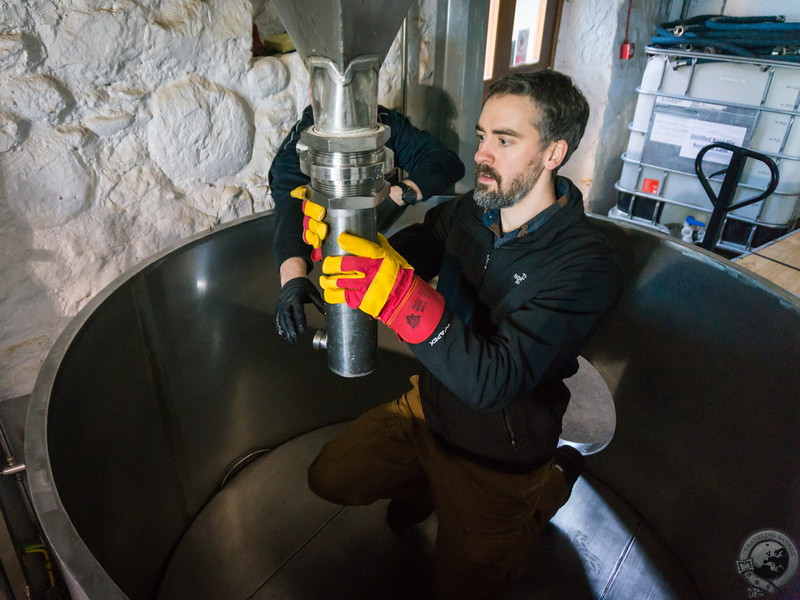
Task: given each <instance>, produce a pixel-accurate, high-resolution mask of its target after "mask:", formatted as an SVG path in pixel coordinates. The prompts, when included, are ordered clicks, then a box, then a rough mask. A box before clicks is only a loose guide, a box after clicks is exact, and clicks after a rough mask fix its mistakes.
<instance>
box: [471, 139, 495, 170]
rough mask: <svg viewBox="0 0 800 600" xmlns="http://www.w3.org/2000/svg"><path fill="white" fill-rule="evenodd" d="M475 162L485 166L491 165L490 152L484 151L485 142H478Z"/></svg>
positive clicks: (492, 160) (492, 158)
mask: <svg viewBox="0 0 800 600" xmlns="http://www.w3.org/2000/svg"><path fill="white" fill-rule="evenodd" d="M475 162H476V163H478V164H486V165H491V164H492V163H493V162H494V157H493V156H492V154H491V152H489V151H487V150H486V142H480V143H479V144H478V150H477V152H475Z"/></svg>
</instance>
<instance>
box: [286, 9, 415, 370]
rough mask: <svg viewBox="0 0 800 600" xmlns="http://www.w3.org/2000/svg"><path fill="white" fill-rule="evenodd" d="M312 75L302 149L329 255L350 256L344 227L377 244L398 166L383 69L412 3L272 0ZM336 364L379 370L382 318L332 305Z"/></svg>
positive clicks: (329, 343)
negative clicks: (378, 218)
mask: <svg viewBox="0 0 800 600" xmlns="http://www.w3.org/2000/svg"><path fill="white" fill-rule="evenodd" d="M273 3H274V5H275V7H276V8H277V10H278V14H279V15H280V17H281V20H282V21H283V24H284V26H285V27H286V31H287V32H288V33H289V35H290V36H291V37H292V40H293V41H294V43H295V47H296V48H297V50H298V52H299V53H300V56H301V57H302V58H303V60H304V61H305V64H306V67H307V68H308V72H309V75H310V76H311V97H312V98H311V102H312V106H313V110H314V125H312V126H311V127H309V128H308V129H306V130H305V131H304V132H303V133H302V134H301V137H300V143H298V145H297V152H298V154H299V155H300V165H301V168H302V170H303V172H304V173H305V174H306V175H308V176H309V177H310V179H311V185H310V187H311V195H310V197H311V199H312V200H313V201H314V202H317V203H318V204H322V205H323V206H325V207H326V209H327V216H326V218H325V220H326V222H327V223H328V225H329V226H330V233H329V235H328V238H327V239H326V240H325V242H324V244H323V247H322V252H323V255H324V256H331V255H342V254H345V253H344V252H343V251H342V250H341V248H340V247H339V245H338V241H337V239H338V236H339V234H340V233H342V232H343V231H347V232H349V233H353V234H355V235H358V236H360V237H363V238H366V239H370V240H375V239H376V235H377V230H376V223H375V207H376V206H377V204H378V202H380V201H381V200H383V199H384V198H386V195H387V193H388V186H387V185H386V182H385V180H384V176H385V175H386V174H388V173H389V172H391V170H392V169H393V157H392V154H391V151H389V150H387V149H386V148H384V145H385V144H386V141H387V140H388V139H389V136H390V131H389V128H388V127H386V126H385V125H382V124H379V123H378V117H377V116H378V73H379V70H380V67H381V63H382V62H383V59H384V57H385V56H386V53H387V52H388V51H389V47H390V46H391V44H392V40H393V39H394V37H395V34H396V33H397V30H398V29H399V27H400V25H401V23H402V21H403V18H404V17H405V15H406V13H407V12H408V7H409V5H410V4H411V0H273ZM326 329H327V339H326V342H325V346H326V348H327V351H328V366H329V367H330V369H331V370H332V371H333V372H334V373H336V374H338V375H341V376H343V377H360V376H362V375H367V374H369V373H371V372H372V371H373V370H374V369H375V361H376V356H377V343H378V342H377V323H376V322H375V320H374V319H372V317H370V316H368V315H366V314H364V313H362V312H360V311H358V310H354V309H350V308H348V307H347V306H346V305H343V304H338V305H331V306H328V309H327V311H326Z"/></svg>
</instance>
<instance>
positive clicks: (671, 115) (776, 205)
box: [617, 48, 800, 225]
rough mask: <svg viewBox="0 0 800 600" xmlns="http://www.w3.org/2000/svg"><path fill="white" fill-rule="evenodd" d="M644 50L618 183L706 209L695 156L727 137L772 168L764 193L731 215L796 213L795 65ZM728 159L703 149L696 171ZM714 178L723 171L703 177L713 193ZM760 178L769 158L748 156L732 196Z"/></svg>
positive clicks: (799, 185)
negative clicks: (775, 175) (776, 176)
mask: <svg viewBox="0 0 800 600" xmlns="http://www.w3.org/2000/svg"><path fill="white" fill-rule="evenodd" d="M647 51H648V53H649V54H650V56H649V58H648V62H647V65H646V67H645V71H644V74H643V76H642V84H641V86H640V87H639V88H638V90H637V91H638V93H639V97H638V99H637V104H636V110H635V112H634V117H633V121H632V122H631V124H630V127H629V129H630V138H629V140H628V147H627V149H626V151H625V153H624V154H623V156H622V161H623V165H622V172H621V175H620V179H619V182H618V184H617V189H619V190H620V191H624V192H627V193H631V194H637V195H642V196H645V197H650V198H654V199H659V200H662V201H664V202H665V203H670V204H675V205H677V206H682V207H688V208H692V207H697V208H699V209H703V210H705V211H707V212H708V213H710V212H711V210H712V208H713V207H712V204H711V201H710V200H709V198H708V195H707V194H706V192H705V190H704V189H703V187H702V185H701V184H700V181H699V180H698V178H697V176H696V174H695V171H694V158H695V156H696V154H697V151H698V150H699V149H700V148H701V147H702V146H704V145H706V143H712V142H713V141H728V142H731V143H734V144H736V145H739V146H743V147H746V148H749V149H751V150H754V151H756V152H760V153H762V154H765V155H767V156H768V157H770V158H771V159H773V160H774V161H775V162H776V164H777V165H778V169H779V171H780V180H779V184H778V187H777V189H776V190H775V192H774V193H773V194H772V195H771V196H770V197H768V198H767V199H765V200H762V201H759V202H757V203H755V204H752V205H750V206H747V207H743V208H740V209H737V210H736V211H733V212H732V213H731V215H732V216H736V217H738V218H741V219H747V220H752V221H754V222H758V223H765V224H771V225H786V224H790V223H793V222H794V221H795V220H796V219H797V218H798V217H800V124H798V123H800V119H797V118H796V117H797V116H800V112H798V110H799V107H800V65H797V64H794V63H778V62H777V61H757V60H750V59H747V60H745V59H741V58H739V57H727V56H720V55H713V56H711V55H707V54H699V53H689V52H678V51H673V50H661V49H657V48H648V50H647ZM727 160H728V158H727V157H725V156H722V155H719V154H718V155H716V156H714V154H713V152H709V153H707V154H706V160H705V161H704V165H703V166H704V169H703V170H704V173H706V175H711V174H712V173H714V172H716V171H719V170H721V169H724V167H725V166H726V162H727ZM714 161H716V162H714ZM721 182H722V176H721V175H720V176H717V177H715V178H714V179H712V180H711V186H712V188H713V189H714V191H715V193H717V194H718V193H719V188H720V184H721ZM768 183H769V169H768V168H767V166H766V165H764V164H763V163H761V162H758V161H755V160H753V159H748V161H747V163H746V166H745V169H744V171H743V173H742V177H741V179H740V182H739V188H738V189H737V192H736V194H735V197H734V199H733V201H732V204H735V203H737V202H740V201H742V200H744V199H747V198H751V197H753V196H756V195H758V194H760V193H761V192H762V191H763V190H765V189H766V187H767V185H768ZM681 212H683V211H681Z"/></svg>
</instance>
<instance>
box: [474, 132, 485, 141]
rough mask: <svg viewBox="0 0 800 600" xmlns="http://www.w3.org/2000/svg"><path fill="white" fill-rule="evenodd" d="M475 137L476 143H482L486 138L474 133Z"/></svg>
mask: <svg viewBox="0 0 800 600" xmlns="http://www.w3.org/2000/svg"><path fill="white" fill-rule="evenodd" d="M475 137H476V138H478V141H479V142H482V141H483V140H485V139H486V136H485V135H483V134H482V133H476V134H475Z"/></svg>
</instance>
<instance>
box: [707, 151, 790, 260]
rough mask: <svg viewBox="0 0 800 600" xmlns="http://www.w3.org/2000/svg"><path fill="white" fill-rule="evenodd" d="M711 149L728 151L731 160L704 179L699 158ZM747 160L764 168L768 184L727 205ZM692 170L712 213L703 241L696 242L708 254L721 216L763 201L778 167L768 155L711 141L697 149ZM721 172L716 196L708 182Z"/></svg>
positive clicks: (773, 184)
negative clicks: (751, 159)
mask: <svg viewBox="0 0 800 600" xmlns="http://www.w3.org/2000/svg"><path fill="white" fill-rule="evenodd" d="M714 148H720V149H722V150H728V151H729V152H730V153H731V161H730V163H728V166H727V167H726V168H725V169H722V170H721V171H718V172H716V173H712V174H711V175H708V176H707V175H706V174H705V172H704V171H703V157H704V156H705V155H706V153H707V152H708V151H709V150H713V149H714ZM748 158H753V159H755V160H757V161H759V162H763V163H764V164H765V165H767V168H768V169H769V174H770V181H769V185H768V186H767V189H766V190H764V191H763V192H762V193H760V194H758V195H757V196H753V197H752V198H748V199H747V200H742V201H741V202H737V203H736V204H731V201H732V200H733V196H734V194H735V193H736V187H737V186H738V185H739V179H741V177H742V171H743V170H744V165H745V163H746V162H747V159H748ZM694 170H695V172H696V173H697V178H698V179H699V180H700V184H701V185H702V186H703V189H704V190H705V191H706V194H708V198H709V200H711V204H712V205H713V207H714V209H713V211H712V212H711V219H710V221H709V223H708V225H707V226H706V233H705V236H704V237H703V241H702V242H701V243H700V247H701V248H705V249H706V250H711V251H713V250H714V247H715V245H716V243H717V238H718V237H719V234H720V229H721V227H722V221H723V219H724V218H725V214H726V213H728V212H730V211H732V210H736V209H737V208H742V207H743V206H747V205H749V204H753V203H754V202H758V201H759V200H763V199H764V198H766V197H767V196H769V195H770V194H772V192H774V191H775V189H776V188H777V187H778V180H779V178H780V172H779V171H778V165H777V164H775V161H774V160H772V159H771V158H770V157H769V156H766V155H765V154H761V153H760V152H754V151H753V150H750V149H748V148H742V147H741V146H735V145H733V144H729V143H728V142H715V143H713V144H709V145H708V146H703V147H702V148H701V149H700V152H698V153H697V158H695V160H694ZM721 173H725V178H724V179H723V180H722V186H721V187H720V190H719V195H717V194H715V193H714V190H713V188H712V187H711V184H710V183H709V182H708V180H709V178H711V177H713V176H714V175H719V174H721Z"/></svg>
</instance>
